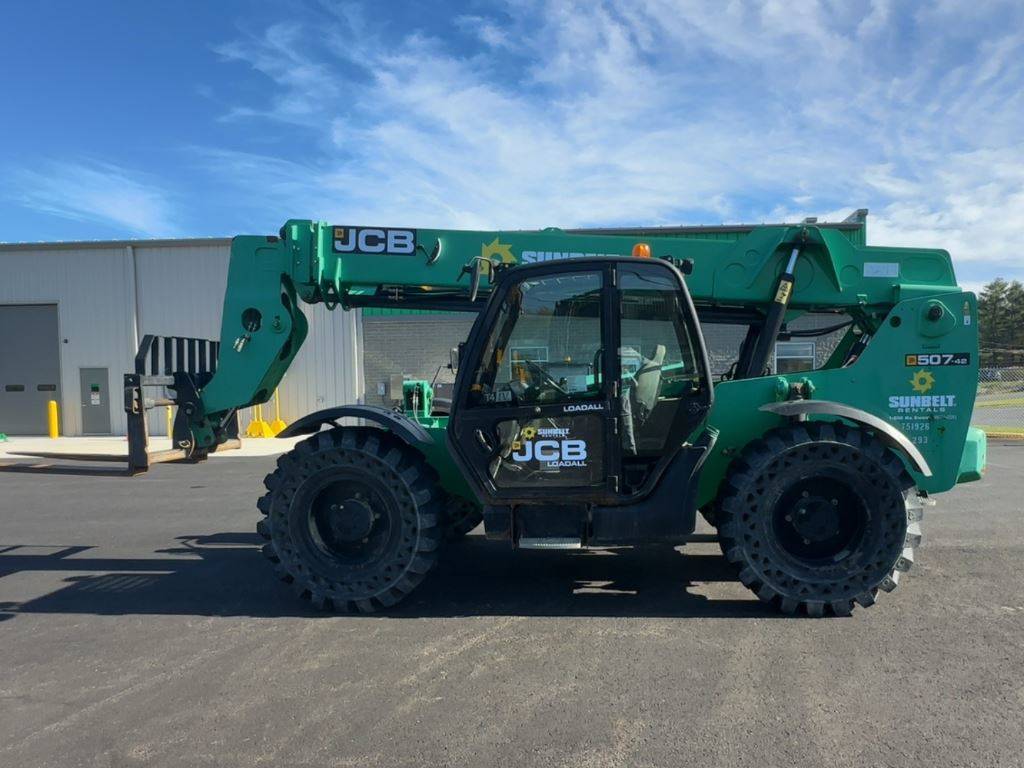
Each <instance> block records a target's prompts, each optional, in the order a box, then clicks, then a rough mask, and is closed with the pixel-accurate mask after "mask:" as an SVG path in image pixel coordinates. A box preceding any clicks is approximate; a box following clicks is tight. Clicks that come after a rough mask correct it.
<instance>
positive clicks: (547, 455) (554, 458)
mask: <svg viewBox="0 0 1024 768" xmlns="http://www.w3.org/2000/svg"><path fill="white" fill-rule="evenodd" d="M514 447H515V448H516V449H517V450H516V452H515V453H513V454H512V459H513V460H514V461H533V460H534V459H536V460H537V461H543V462H546V463H552V462H563V461H580V462H583V461H586V460H587V441H586V440H536V441H529V440H527V441H526V442H523V443H518V444H517V445H515V446H514Z"/></svg>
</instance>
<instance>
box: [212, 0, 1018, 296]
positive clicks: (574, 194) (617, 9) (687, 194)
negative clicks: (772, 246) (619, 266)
mask: <svg viewBox="0 0 1024 768" xmlns="http://www.w3.org/2000/svg"><path fill="white" fill-rule="evenodd" d="M478 11H479V9H478ZM454 23H455V24H456V26H457V27H458V28H459V29H460V30H461V31H462V32H463V33H464V34H466V33H468V34H469V35H470V36H475V37H476V38H477V39H478V40H479V41H480V43H479V45H478V47H476V48H473V49H471V50H465V49H464V48H461V47H459V46H456V45H454V44H453V43H452V41H451V40H447V39H438V38H436V37H431V36H430V35H428V34H427V33H425V32H424V31H422V30H405V32H404V33H403V34H402V35H399V36H398V37H395V36H394V33H389V34H388V36H387V37H383V36H382V37H375V36H374V34H373V33H372V31H371V30H372V29H373V27H372V26H370V25H367V24H366V23H365V21H364V20H363V18H362V16H361V15H360V14H359V13H358V8H356V7H354V6H351V5H350V6H346V7H345V8H344V9H343V12H341V13H339V14H338V15H337V17H336V20H335V22H334V23H333V25H323V24H319V25H316V26H310V27H306V26H303V25H301V24H300V23H298V22H293V23H289V24H287V25H276V26H273V27H271V28H269V29H268V30H267V31H266V33H265V34H261V35H257V36H253V37H251V38H249V39H245V40H242V41H236V42H231V43H226V44H224V45H222V46H220V47H219V48H218V50H219V51H220V53H221V54H222V55H223V56H224V57H225V59H226V60H227V61H230V62H236V63H238V62H243V63H246V64H248V65H249V66H251V67H252V68H254V69H255V70H256V71H258V72H260V73H262V74H263V75H265V76H266V77H267V78H268V81H269V82H268V84H269V86H270V88H271V98H269V99H267V100H264V102H263V103H261V104H259V105H253V104H234V105H232V107H231V108H230V111H229V115H230V116H231V118H232V119H234V120H237V121H244V120H246V119H249V118H255V119H258V120H260V121H264V123H265V122H266V121H267V120H268V118H269V119H271V120H274V121H277V122H279V123H280V124H281V125H282V129H283V130H294V129H295V128H294V127H295V126H301V127H302V130H304V131H308V132H309V135H310V136H311V138H312V140H311V141H310V142H309V147H308V150H309V151H308V152H306V153H304V154H303V157H302V161H301V165H299V166H296V165H295V164H294V163H295V160H294V158H291V159H289V158H285V157H283V156H276V157H275V156H273V155H271V156H269V157H263V158H258V159H254V158H253V156H252V155H247V154H242V153H237V152H232V151H226V150H223V149H219V150H213V153H214V154H215V155H216V158H217V168H218V169H219V170H220V171H221V172H222V173H224V174H230V175H232V176H233V177H234V178H236V179H237V180H238V185H237V186H238V188H239V189H252V188H259V189H260V192H261V195H263V201H264V205H265V210H266V212H267V215H268V216H273V215H275V213H276V215H278V216H280V214H281V213H282V212H287V213H288V214H289V215H309V216H316V217H323V218H329V219H334V220H339V221H348V222H352V221H360V220H364V221H373V222H384V223H387V222H397V223H408V224H410V225H416V226H424V225H427V226H439V227H440V226H454V227H509V228H515V227H537V226H548V225H558V226H576V225H589V224H616V223H647V224H665V223H680V222H690V221H694V222H701V223H708V222H716V221H735V220H755V221H756V220H765V219H771V218H774V217H775V216H778V215H781V214H785V215H787V216H790V215H791V216H792V217H794V218H797V217H802V216H804V215H822V214H823V212H836V211H840V210H842V211H844V213H845V212H848V211H850V210H852V209H854V208H858V207H868V208H870V209H871V210H872V217H871V220H870V223H869V236H870V237H871V241H872V242H875V243H880V244H882V243H884V244H892V245H909V244H913V245H926V246H941V247H945V248H947V249H949V250H950V251H951V252H952V253H953V255H954V258H955V259H956V261H957V263H966V264H968V265H969V270H968V271H969V272H970V278H971V279H985V278H984V274H983V273H984V272H985V271H986V270H990V271H992V274H993V275H994V274H995V273H996V272H998V271H1002V273H1004V274H1008V275H1013V274H1022V273H1024V270H1022V269H1021V268H1020V267H1017V266H1016V264H1015V263H1014V262H1015V259H1016V258H1017V255H1016V245H1015V244H1016V243H1017V242H1020V241H1021V240H1022V238H1024V199H1022V192H1021V190H1022V188H1024V187H1022V184H1021V182H1022V181H1024V145H1022V144H1021V143H1020V138H1019V137H1020V136H1021V135H1022V130H1024V88H1022V87H1021V85H1022V84H1024V32H1022V30H1024V13H1022V10H1021V7H1020V6H1019V4H1016V3H1010V2H993V3H988V4H978V3H976V2H975V3H970V2H966V1H964V2H952V0H948V1H947V2H943V3H940V4H938V5H935V6H933V7H930V8H922V9H918V8H916V7H914V6H907V5H904V4H899V3H892V2H889V1H888V0H871V1H869V0H860V1H859V2H847V3H836V2H829V1H827V0H820V1H819V0H799V2H796V0H793V1H787V2H783V1H782V0H767V1H766V2H763V3H759V4H758V3H747V2H739V0H730V2H702V1H700V0H631V1H626V0H623V2H600V3H597V2H589V1H588V2H582V0H580V1H575V0H551V2H541V1H540V0H509V2H507V3H504V4H501V5H500V6H499V7H498V8H496V9H495V10H494V12H493V13H486V12H482V11H479V12H478V14H477V15H474V16H461V17H458V18H456V19H455V20H454ZM317 41H319V42H317ZM324 41H326V44H323V43H324ZM208 156H210V155H209V154H208ZM293 174H298V175H297V176H296V175H293ZM268 178H269V179H270V181H268ZM275 179H276V181H275ZM297 209H299V210H297ZM1014 270H1017V271H1016V273H1015V272H1014Z"/></svg>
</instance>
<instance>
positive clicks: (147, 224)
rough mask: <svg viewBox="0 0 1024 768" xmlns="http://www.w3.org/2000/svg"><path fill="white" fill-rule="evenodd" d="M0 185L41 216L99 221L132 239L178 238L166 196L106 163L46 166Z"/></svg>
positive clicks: (11, 178)
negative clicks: (128, 234) (42, 214)
mask: <svg viewBox="0 0 1024 768" xmlns="http://www.w3.org/2000/svg"><path fill="white" fill-rule="evenodd" d="M6 186H7V194H8V196H10V197H12V198H13V199H15V200H16V201H17V202H19V203H20V204H22V205H24V206H26V207H28V208H31V209H34V210H37V211H41V212H44V213H50V214H53V215H56V216H61V217H63V218H67V219H73V220H75V221H92V222H99V223H102V224H107V225H111V226H114V227H117V228H123V229H126V230H128V231H130V232H132V233H134V234H137V235H146V236H150V237H170V236H174V235H177V234H180V231H179V228H178V227H177V226H176V224H175V212H174V206H172V204H171V200H170V198H169V196H168V194H167V193H166V192H164V191H163V190H162V189H160V188H159V187H157V186H156V185H155V184H154V183H153V182H151V181H149V180H147V179H144V178H142V177H141V176H140V175H139V174H136V173H132V172H130V171H128V170H126V169H124V168H121V167H119V166H116V165H112V164H110V163H100V162H56V161H52V162H48V163H45V164H44V165H42V166H40V167H37V168H32V169H22V170H19V171H16V172H14V173H13V174H11V176H10V178H9V179H8V180H7V185H6Z"/></svg>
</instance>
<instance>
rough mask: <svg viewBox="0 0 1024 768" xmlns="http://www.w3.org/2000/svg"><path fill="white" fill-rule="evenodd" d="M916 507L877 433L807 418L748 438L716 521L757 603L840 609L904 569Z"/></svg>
mask: <svg viewBox="0 0 1024 768" xmlns="http://www.w3.org/2000/svg"><path fill="white" fill-rule="evenodd" d="M922 506H923V505H922V504H921V503H920V500H919V499H918V496H917V493H916V490H915V488H914V483H913V481H912V480H911V478H910V476H909V475H908V474H907V471H906V469H905V468H904V466H903V463H902V462H901V461H900V459H899V458H898V457H897V456H896V455H895V454H894V453H893V452H892V451H890V450H889V449H888V448H887V447H886V446H885V445H884V444H883V443H882V442H881V441H880V440H878V438H876V437H874V436H873V435H871V434H868V433H866V432H864V431H862V430H860V429H856V428H852V427H847V426H845V425H843V424H841V423H838V422H837V423H825V422H804V423H800V424H794V425H792V426H788V427H783V428H780V429H776V430H774V431H772V432H770V433H768V434H767V435H765V437H764V438H763V439H760V440H756V441H754V442H753V443H751V444H750V445H749V446H747V448H746V449H745V450H744V451H743V454H742V455H741V456H740V458H738V459H737V460H736V461H735V462H734V463H733V464H732V466H731V467H730V468H729V474H728V475H727V477H726V479H725V481H724V483H723V487H722V490H721V492H720V494H719V503H718V505H717V507H718V508H717V510H716V522H717V526H718V533H719V541H720V544H721V547H722V552H723V553H724V554H725V556H726V558H727V559H728V560H729V562H731V563H732V564H733V565H734V566H735V567H736V569H737V571H738V573H739V578H740V581H742V582H743V584H745V585H746V586H747V587H749V588H750V589H751V590H753V591H754V592H755V593H756V594H757V596H758V597H759V598H760V599H761V600H762V601H763V602H765V603H767V604H769V605H771V606H773V607H774V608H776V609H778V610H780V611H782V612H783V613H787V614H794V613H798V612H799V613H805V614H807V615H809V616H814V617H818V616H822V615H824V614H826V613H830V614H832V615H836V616H846V615H849V614H850V612H851V611H852V610H853V605H854V603H855V602H856V603H858V604H860V605H861V606H863V607H865V608H866V607H868V606H870V605H872V604H873V603H874V602H875V597H876V595H877V594H878V591H879V590H884V591H887V592H888V591H892V590H893V589H894V588H895V587H896V584H897V583H898V581H899V576H900V574H901V573H902V572H904V571H906V570H908V569H909V568H910V565H911V564H912V563H913V559H914V558H913V547H914V546H916V545H917V544H918V543H919V542H920V538H921V536H920V530H919V527H918V521H919V520H920V516H921V509H922Z"/></svg>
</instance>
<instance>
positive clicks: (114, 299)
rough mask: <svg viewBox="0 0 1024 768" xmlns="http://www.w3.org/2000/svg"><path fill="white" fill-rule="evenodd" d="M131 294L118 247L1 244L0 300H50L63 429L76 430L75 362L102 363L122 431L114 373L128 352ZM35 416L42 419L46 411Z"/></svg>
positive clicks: (115, 424)
mask: <svg viewBox="0 0 1024 768" xmlns="http://www.w3.org/2000/svg"><path fill="white" fill-rule="evenodd" d="M133 294H134V291H133V287H132V273H131V269H130V265H129V262H128V260H127V259H126V258H125V251H124V249H123V248H110V249H103V248H88V249H82V250H80V251H79V250H73V251H72V250H68V251H64V250H38V251H36V250H16V251H3V250H0V303H3V304H26V303H37V304H40V303H41V304H56V305H57V314H58V318H59V323H60V340H61V343H60V374H61V376H60V379H61V381H60V386H61V395H62V398H61V399H62V401H63V402H62V403H61V411H62V414H61V420H62V422H63V427H64V433H65V434H69V435H78V434H81V431H82V407H81V403H80V402H79V373H78V371H79V368H107V369H108V371H109V374H110V394H111V400H112V401H113V403H112V407H111V428H112V429H113V430H114V432H116V433H118V434H124V431H125V418H124V410H123V407H122V406H121V395H120V392H121V381H120V380H121V374H122V373H124V372H125V371H127V370H129V368H130V366H131V364H132V358H133V356H134V349H133V348H134V346H135V328H134V302H133ZM65 340H66V343H65ZM39 419H40V421H41V422H43V423H45V421H46V414H45V413H41V414H39ZM0 431H3V425H2V424H0Z"/></svg>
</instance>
